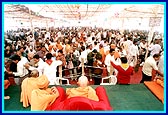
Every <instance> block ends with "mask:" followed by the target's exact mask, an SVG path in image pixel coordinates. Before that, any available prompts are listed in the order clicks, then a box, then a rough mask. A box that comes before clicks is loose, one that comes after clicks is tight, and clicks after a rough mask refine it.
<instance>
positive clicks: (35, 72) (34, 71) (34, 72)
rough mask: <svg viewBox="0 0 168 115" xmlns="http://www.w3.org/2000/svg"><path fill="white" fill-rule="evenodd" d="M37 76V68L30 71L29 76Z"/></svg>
mask: <svg viewBox="0 0 168 115" xmlns="http://www.w3.org/2000/svg"><path fill="white" fill-rule="evenodd" d="M38 76H39V72H38V71H37V70H32V71H31V73H30V77H38Z"/></svg>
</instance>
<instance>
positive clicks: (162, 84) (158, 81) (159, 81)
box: [156, 79, 164, 87]
mask: <svg viewBox="0 0 168 115" xmlns="http://www.w3.org/2000/svg"><path fill="white" fill-rule="evenodd" d="M156 83H158V84H159V85H161V86H162V87H164V81H163V80H160V79H156Z"/></svg>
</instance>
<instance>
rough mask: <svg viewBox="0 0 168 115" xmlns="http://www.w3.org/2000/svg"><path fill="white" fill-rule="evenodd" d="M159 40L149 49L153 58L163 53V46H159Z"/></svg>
mask: <svg viewBox="0 0 168 115" xmlns="http://www.w3.org/2000/svg"><path fill="white" fill-rule="evenodd" d="M159 42H160V40H159V38H157V39H155V44H154V45H152V46H151V47H149V48H148V50H149V51H151V53H150V55H151V56H153V55H154V54H158V53H160V52H161V50H162V49H161V46H160V45H159Z"/></svg>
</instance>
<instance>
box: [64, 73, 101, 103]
mask: <svg viewBox="0 0 168 115" xmlns="http://www.w3.org/2000/svg"><path fill="white" fill-rule="evenodd" d="M77 84H78V85H79V87H77V88H67V89H66V94H67V96H68V98H70V97H75V96H81V97H87V98H89V99H91V100H95V101H99V98H98V96H97V95H96V91H95V90H94V89H93V88H92V87H91V86H88V78H87V77H86V76H81V77H80V78H79V79H78V82H77Z"/></svg>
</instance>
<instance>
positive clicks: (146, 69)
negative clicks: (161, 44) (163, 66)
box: [140, 54, 163, 83]
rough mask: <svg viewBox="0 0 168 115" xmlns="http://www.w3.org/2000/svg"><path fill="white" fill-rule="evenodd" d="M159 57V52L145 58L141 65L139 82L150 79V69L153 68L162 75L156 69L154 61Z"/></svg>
mask: <svg viewBox="0 0 168 115" xmlns="http://www.w3.org/2000/svg"><path fill="white" fill-rule="evenodd" d="M159 59H160V54H154V55H153V56H150V57H148V58H147V59H146V60H145V63H144V65H143V67H142V80H141V81H140V83H143V82H144V81H151V80H152V69H154V70H155V71H156V72H157V73H158V74H159V75H160V76H163V74H162V73H161V72H160V71H159V70H158V67H157V64H156V61H158V60H159Z"/></svg>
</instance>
